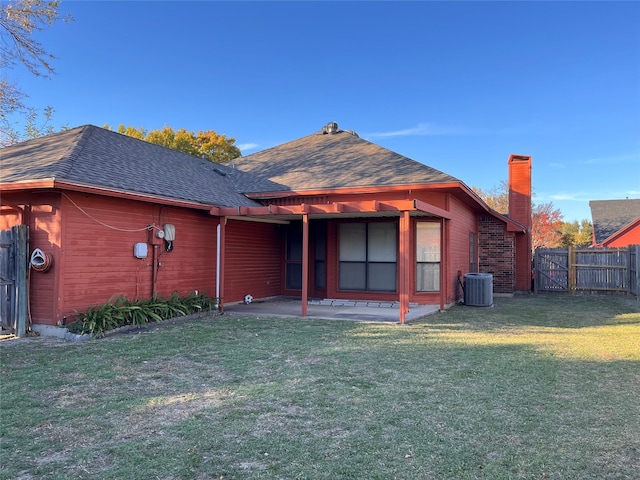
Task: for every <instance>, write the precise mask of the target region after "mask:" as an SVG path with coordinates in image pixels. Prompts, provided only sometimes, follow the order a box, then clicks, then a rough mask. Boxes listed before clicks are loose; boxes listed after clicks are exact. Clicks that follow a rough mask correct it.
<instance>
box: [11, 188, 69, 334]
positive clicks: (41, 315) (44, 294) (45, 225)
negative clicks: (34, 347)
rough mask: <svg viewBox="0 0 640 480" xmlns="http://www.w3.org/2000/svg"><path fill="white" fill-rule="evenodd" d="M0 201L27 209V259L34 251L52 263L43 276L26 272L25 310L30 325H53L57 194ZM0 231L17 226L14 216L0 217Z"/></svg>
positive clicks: (58, 265) (58, 233)
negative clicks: (38, 250) (27, 309)
mask: <svg viewBox="0 0 640 480" xmlns="http://www.w3.org/2000/svg"><path fill="white" fill-rule="evenodd" d="M3 197H4V198H5V199H7V200H9V201H11V202H13V203H15V204H18V205H21V206H22V205H30V207H28V208H27V212H26V215H25V218H26V223H27V224H28V226H29V257H30V256H31V252H33V250H35V249H36V248H39V249H41V250H42V251H43V252H44V253H45V254H48V255H51V257H52V259H53V263H52V266H51V268H50V269H49V270H48V271H46V272H37V271H35V270H30V271H29V308H30V313H31V321H32V322H33V323H45V324H52V325H55V324H56V322H57V321H58V320H62V316H60V315H58V313H57V307H58V298H59V292H58V290H59V286H60V284H59V279H60V272H61V270H62V263H61V249H60V245H61V231H60V218H61V213H60V208H59V207H60V194H59V193H51V192H46V193H45V192H43V193H37V192H36V193H32V194H15V195H12V194H4V193H3ZM0 218H1V220H2V224H1V226H0V228H1V229H3V230H7V229H10V228H11V227H12V226H14V225H17V224H18V223H19V222H20V219H19V218H18V216H17V215H2V216H0Z"/></svg>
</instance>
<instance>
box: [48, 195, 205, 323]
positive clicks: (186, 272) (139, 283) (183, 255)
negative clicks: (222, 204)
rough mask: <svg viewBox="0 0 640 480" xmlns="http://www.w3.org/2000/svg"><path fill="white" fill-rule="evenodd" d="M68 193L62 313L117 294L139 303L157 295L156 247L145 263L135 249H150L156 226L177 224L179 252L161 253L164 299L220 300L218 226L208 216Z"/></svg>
mask: <svg viewBox="0 0 640 480" xmlns="http://www.w3.org/2000/svg"><path fill="white" fill-rule="evenodd" d="M67 195H68V196H66V195H65V197H63V245H64V249H63V262H64V277H63V278H64V285H63V295H62V302H61V306H60V310H61V312H62V314H63V315H70V314H71V313H72V312H73V310H74V309H76V310H79V311H82V310H84V309H86V308H87V307H88V306H89V305H94V304H102V303H105V302H107V301H108V300H109V299H110V298H112V297H116V296H118V295H124V296H126V297H127V298H129V299H132V300H133V299H135V298H149V297H151V296H152V293H153V290H152V287H153V285H152V268H153V258H154V256H153V247H152V246H151V245H148V255H147V257H146V258H144V259H138V258H135V256H134V245H135V244H136V243H144V244H147V243H148V241H149V231H148V226H149V225H151V224H156V225H158V226H162V225H164V224H166V223H170V224H173V225H175V231H176V238H175V241H174V243H173V250H172V251H170V252H166V251H165V247H164V242H161V243H160V244H159V245H158V247H157V262H158V267H157V271H158V273H157V280H156V292H157V294H158V295H160V296H168V295H170V294H171V293H173V292H174V291H177V292H178V293H180V294H181V295H184V294H189V293H193V292H194V291H195V290H198V291H199V292H207V293H208V294H209V295H211V296H213V295H215V269H216V230H215V227H216V224H217V223H216V219H214V218H212V217H210V216H209V215H208V214H207V213H206V212H198V211H194V210H188V209H182V208H175V207H160V206H157V205H153V204H147V203H143V202H133V201H127V200H121V199H114V198H107V197H100V196H96V195H83V194H67Z"/></svg>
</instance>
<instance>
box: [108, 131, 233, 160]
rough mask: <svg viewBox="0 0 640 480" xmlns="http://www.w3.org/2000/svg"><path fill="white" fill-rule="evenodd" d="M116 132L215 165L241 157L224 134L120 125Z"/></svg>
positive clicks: (230, 139) (231, 138)
mask: <svg viewBox="0 0 640 480" xmlns="http://www.w3.org/2000/svg"><path fill="white" fill-rule="evenodd" d="M104 128H107V129H109V130H111V127H109V125H105V126H104ZM117 131H118V133H122V134H123V135H127V136H129V137H134V138H138V139H140V140H145V141H147V142H150V143H155V144H156V145H162V146H163V147H167V148H172V149H174V150H178V151H180V152H184V153H187V154H189V155H194V156H196V157H201V158H205V159H207V160H210V161H212V162H216V163H226V162H228V161H230V160H233V159H234V158H238V157H240V156H242V153H241V152H240V149H239V148H238V147H236V146H235V145H234V144H235V141H236V140H235V138H233V137H227V136H226V135H224V134H223V135H220V134H218V133H216V132H215V131H213V130H206V131H198V132H197V133H194V132H189V131H187V130H186V129H184V128H181V129H179V130H173V128H171V127H163V128H161V129H158V130H150V131H147V130H146V129H144V128H142V127H141V128H136V127H133V126H128V127H125V126H124V125H123V124H121V125H119V126H118V130H117Z"/></svg>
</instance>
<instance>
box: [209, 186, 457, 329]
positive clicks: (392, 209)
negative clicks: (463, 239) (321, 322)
mask: <svg viewBox="0 0 640 480" xmlns="http://www.w3.org/2000/svg"><path fill="white" fill-rule="evenodd" d="M209 213H210V214H211V215H215V216H218V217H220V218H221V221H220V224H219V231H218V239H219V240H218V241H219V242H220V243H219V249H221V251H220V254H219V258H220V261H221V263H223V262H224V258H225V255H224V248H225V243H226V241H225V224H226V219H233V220H243V221H254V222H267V223H280V222H282V223H288V222H290V221H292V220H301V221H302V288H301V299H300V301H298V302H278V303H281V305H278V303H275V304H273V305H269V307H270V308H271V310H277V309H284V310H285V311H286V312H283V313H282V314H289V313H288V312H289V311H291V313H290V315H291V316H303V317H304V316H319V317H318V318H335V317H336V316H337V315H346V316H353V315H359V316H361V317H367V318H371V319H375V318H377V319H380V318H389V317H391V316H393V321H398V322H399V323H401V324H402V323H405V321H407V320H411V319H415V318H419V317H420V316H424V314H426V313H424V314H421V310H420V309H423V310H424V311H428V312H431V311H432V310H434V311H438V310H444V307H445V298H446V291H445V288H442V289H441V291H440V299H439V305H438V306H433V305H430V306H424V307H419V306H418V305H417V304H415V305H414V304H410V302H409V289H410V286H409V285H410V280H409V276H410V275H411V272H412V269H411V261H410V251H409V248H410V223H409V219H410V217H413V216H420V217H432V218H437V219H438V220H439V221H440V222H441V225H443V226H444V222H445V221H446V220H450V218H451V214H450V212H448V211H446V210H444V209H442V208H439V207H437V206H435V205H431V204H429V203H426V202H424V201H421V200H418V199H412V200H392V201H385V202H381V201H377V200H370V201H342V202H338V201H334V202H329V203H326V204H304V203H303V204H298V205H287V206H281V205H266V206H263V207H237V208H222V207H213V208H211V210H210V211H209ZM367 217H370V218H376V217H396V218H398V219H399V245H398V246H399V249H398V250H399V251H398V301H395V302H389V303H391V305H390V306H388V307H380V306H379V305H378V306H374V305H373V304H371V305H366V304H367V303H368V302H366V301H353V302H351V303H353V305H334V304H326V303H325V304H315V303H314V302H313V301H310V299H309V297H310V296H309V283H308V278H309V222H310V221H311V220H313V219H330V218H367ZM440 232H441V235H444V232H445V228H441V229H440ZM441 244H442V245H446V242H445V241H444V239H441ZM443 256H444V257H445V258H446V249H444V251H443ZM443 264H444V265H446V262H444V263H443ZM223 272H224V265H220V266H219V269H218V280H219V282H218V285H220V287H219V289H220V290H219V292H217V293H218V295H217V296H218V297H221V298H224V296H225V295H224V283H225V282H224V273H223ZM446 275H447V272H446V271H445V268H443V269H441V271H440V284H441V285H445V284H446V282H445V281H444V279H445V278H446ZM265 303H270V302H265ZM369 303H375V302H369ZM378 303H380V302H378ZM239 305H242V306H241V307H240V308H245V307H249V306H250V305H246V304H239ZM294 305H295V306H297V308H296V307H295V306H294ZM264 306H265V307H266V305H264ZM339 306H341V307H344V308H356V309H357V308H361V309H366V310H363V311H362V312H360V313H357V314H356V312H355V311H354V310H348V311H344V312H342V313H339V312H337V311H336V310H335V309H336V307H339ZM231 308H232V309H234V306H231ZM251 308H254V309H258V308H259V307H256V306H253V307H251ZM228 309H229V306H228V305H226V304H225V305H224V310H225V311H228ZM245 309H246V308H245ZM294 309H295V311H293V310H294ZM374 309H375V310H374ZM412 311H413V313H411V312H412ZM382 312H384V313H382ZM387 321H391V320H387Z"/></svg>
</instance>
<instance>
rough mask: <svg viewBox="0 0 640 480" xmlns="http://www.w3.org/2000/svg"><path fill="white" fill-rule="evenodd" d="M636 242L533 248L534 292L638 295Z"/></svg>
mask: <svg viewBox="0 0 640 480" xmlns="http://www.w3.org/2000/svg"><path fill="white" fill-rule="evenodd" d="M637 252H638V246H637V245H634V246H631V247H628V248H582V249H574V248H553V249H543V248H539V249H536V252H535V261H534V268H535V277H534V278H535V279H534V289H535V291H536V292H569V293H575V292H577V291H588V292H604V293H606V292H612V293H632V294H634V295H637V263H638V261H637V258H638V257H637Z"/></svg>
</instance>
